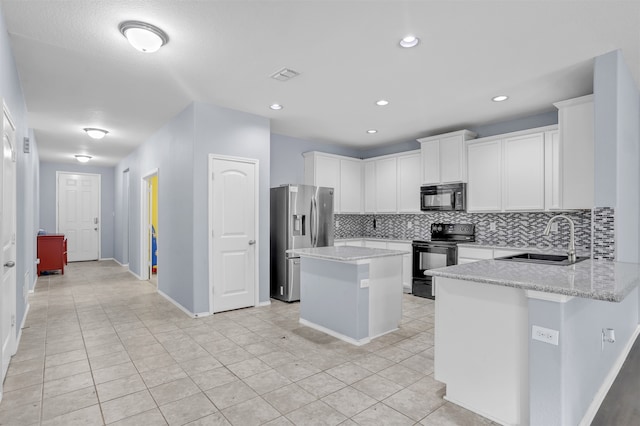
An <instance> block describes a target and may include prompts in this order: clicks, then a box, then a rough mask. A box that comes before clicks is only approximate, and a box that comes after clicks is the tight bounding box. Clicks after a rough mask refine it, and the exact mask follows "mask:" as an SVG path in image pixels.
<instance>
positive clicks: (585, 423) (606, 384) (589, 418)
mask: <svg viewBox="0 0 640 426" xmlns="http://www.w3.org/2000/svg"><path fill="white" fill-rule="evenodd" d="M639 334H640V325H638V326H637V327H636V329H635V331H634V332H633V334H632V335H631V338H630V339H629V341H628V342H627V344H626V345H625V347H624V349H623V350H622V352H621V353H620V356H618V359H616V362H615V363H613V365H612V366H611V369H610V370H609V374H607V377H605V379H604V381H603V382H602V385H601V386H600V389H598V392H596V394H595V396H594V397H593V400H592V401H591V404H590V405H589V408H587V411H586V413H585V414H584V417H582V420H581V421H580V423H579V426H589V425H590V424H591V422H593V419H594V418H595V417H596V414H598V410H599V409H600V405H602V401H604V398H605V397H606V396H607V393H609V390H610V389H611V386H612V385H613V382H614V381H615V380H616V377H617V376H618V374H619V373H620V370H621V369H622V366H623V364H624V362H625V360H626V359H627V357H628V356H629V352H631V348H632V347H633V344H634V343H635V341H636V339H637V338H638V335H639Z"/></svg>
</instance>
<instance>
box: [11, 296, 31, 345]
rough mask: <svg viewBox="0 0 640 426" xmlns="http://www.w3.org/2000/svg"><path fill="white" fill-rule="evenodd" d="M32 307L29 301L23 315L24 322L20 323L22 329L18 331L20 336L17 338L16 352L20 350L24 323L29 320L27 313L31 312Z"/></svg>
mask: <svg viewBox="0 0 640 426" xmlns="http://www.w3.org/2000/svg"><path fill="white" fill-rule="evenodd" d="M30 307H31V304H29V303H27V307H26V308H25V310H24V315H23V316H22V322H21V323H20V329H19V331H18V337H17V338H16V352H18V347H20V339H21V338H22V328H23V327H24V323H25V321H26V320H27V315H28V314H29V308H30ZM14 355H15V354H14Z"/></svg>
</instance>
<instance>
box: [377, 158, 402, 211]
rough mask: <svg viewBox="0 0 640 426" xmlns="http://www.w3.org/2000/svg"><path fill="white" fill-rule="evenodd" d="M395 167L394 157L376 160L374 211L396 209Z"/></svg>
mask: <svg viewBox="0 0 640 426" xmlns="http://www.w3.org/2000/svg"><path fill="white" fill-rule="evenodd" d="M396 169H397V167H396V158H385V159H383V160H377V161H376V212H377V213H395V212H396V211H397V201H396V197H397V194H396V191H397V181H398V179H397V170H396Z"/></svg>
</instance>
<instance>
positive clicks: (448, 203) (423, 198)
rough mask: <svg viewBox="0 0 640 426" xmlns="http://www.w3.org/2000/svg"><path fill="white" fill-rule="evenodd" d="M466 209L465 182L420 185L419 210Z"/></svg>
mask: <svg viewBox="0 0 640 426" xmlns="http://www.w3.org/2000/svg"><path fill="white" fill-rule="evenodd" d="M466 209H467V184H466V183H452V184H447V185H433V186H422V187H420V210H422V211H465V210H466Z"/></svg>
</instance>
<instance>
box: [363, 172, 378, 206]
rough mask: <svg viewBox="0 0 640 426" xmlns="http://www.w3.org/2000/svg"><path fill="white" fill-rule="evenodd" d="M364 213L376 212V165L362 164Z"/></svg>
mask: <svg viewBox="0 0 640 426" xmlns="http://www.w3.org/2000/svg"><path fill="white" fill-rule="evenodd" d="M364 212H365V213H375V212H376V163H375V162H374V161H367V162H365V163H364Z"/></svg>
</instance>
